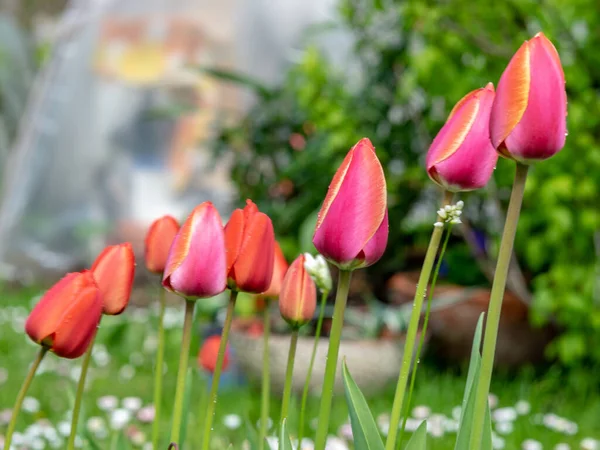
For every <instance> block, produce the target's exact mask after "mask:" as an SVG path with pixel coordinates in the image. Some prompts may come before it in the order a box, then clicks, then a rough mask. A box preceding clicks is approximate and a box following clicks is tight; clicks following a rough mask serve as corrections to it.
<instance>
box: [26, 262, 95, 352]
mask: <svg viewBox="0 0 600 450" xmlns="http://www.w3.org/2000/svg"><path fill="white" fill-rule="evenodd" d="M100 317H102V297H101V294H100V289H99V288H98V286H97V285H96V282H95V281H94V276H93V275H92V272H90V271H89V270H84V271H83V272H77V273H69V274H67V275H66V276H65V277H64V278H62V279H61V280H60V281H59V282H58V283H56V284H55V285H54V286H52V287H51V288H50V289H49V290H48V291H47V292H46V293H45V294H44V296H43V297H42V298H41V300H40V301H39V302H38V304H37V305H35V307H34V308H33V311H31V314H29V317H28V318H27V322H26V323H25V332H26V333H27V334H28V335H29V337H30V338H31V339H32V340H33V341H34V342H37V343H38V344H40V345H43V346H45V347H48V348H49V349H50V350H51V351H52V352H54V353H55V354H56V355H58V356H61V357H63V358H71V359H72V358H78V357H80V356H81V355H83V354H84V353H85V351H86V350H87V348H88V346H89V345H90V342H91V341H92V339H93V338H94V335H95V334H96V329H97V328H98V323H99V322H100Z"/></svg>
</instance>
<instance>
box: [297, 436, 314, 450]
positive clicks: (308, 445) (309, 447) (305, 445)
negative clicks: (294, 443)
mask: <svg viewBox="0 0 600 450" xmlns="http://www.w3.org/2000/svg"><path fill="white" fill-rule="evenodd" d="M314 448H315V443H314V442H313V441H312V439H310V438H302V442H301V443H300V450H314Z"/></svg>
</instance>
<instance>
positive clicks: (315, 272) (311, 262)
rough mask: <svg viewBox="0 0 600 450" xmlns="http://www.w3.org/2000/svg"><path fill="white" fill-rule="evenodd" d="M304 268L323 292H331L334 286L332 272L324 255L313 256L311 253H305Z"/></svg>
mask: <svg viewBox="0 0 600 450" xmlns="http://www.w3.org/2000/svg"><path fill="white" fill-rule="evenodd" d="M304 268H305V269H306V271H307V272H308V274H309V275H310V276H311V277H312V279H313V280H314V282H315V284H316V285H317V287H318V288H319V289H320V290H321V291H325V292H329V291H331V288H332V286H333V282H332V281H331V272H330V270H329V265H328V264H327V261H326V260H325V258H323V255H317V256H313V255H311V254H310V253H305V254H304Z"/></svg>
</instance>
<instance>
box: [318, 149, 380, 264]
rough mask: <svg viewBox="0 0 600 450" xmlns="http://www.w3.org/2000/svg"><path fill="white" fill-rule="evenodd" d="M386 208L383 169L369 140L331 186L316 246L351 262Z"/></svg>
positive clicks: (351, 156) (355, 151) (353, 151)
mask: <svg viewBox="0 0 600 450" xmlns="http://www.w3.org/2000/svg"><path fill="white" fill-rule="evenodd" d="M386 205H387V194H386V183H385V177H384V174H383V169H382V167H381V164H380V163H379V160H378V159H377V156H376V155H375V149H374V148H373V146H372V144H371V142H370V141H369V140H368V139H366V138H365V139H362V140H361V141H359V142H358V143H357V144H356V145H355V146H354V147H353V148H352V149H351V150H350V152H349V153H348V155H347V156H346V159H344V162H343V163H342V166H341V167H340V168H339V169H338V171H337V173H336V175H335V177H334V179H333V182H332V183H331V185H330V187H329V190H328V192H327V196H326V198H325V202H324V203H323V206H322V208H321V212H320V214H319V220H318V221H317V228H316V230H315V234H314V237H313V243H314V245H315V247H316V248H317V249H318V250H319V252H320V253H321V254H323V256H325V257H326V258H328V259H331V260H333V261H335V262H337V263H338V264H345V263H350V262H351V261H353V260H354V258H356V256H357V255H358V254H359V252H360V251H361V250H362V249H363V248H364V246H365V245H366V244H367V243H368V242H369V240H370V239H371V238H372V237H373V235H374V234H375V233H376V232H377V230H378V229H379V227H380V225H381V222H382V221H383V218H384V215H385V212H386Z"/></svg>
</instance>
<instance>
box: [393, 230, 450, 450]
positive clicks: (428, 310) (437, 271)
mask: <svg viewBox="0 0 600 450" xmlns="http://www.w3.org/2000/svg"><path fill="white" fill-rule="evenodd" d="M451 233H452V224H449V225H448V229H447V230H446V235H445V237H444V241H443V243H442V248H441V250H440V254H439V255H438V260H437V263H436V265H435V269H434V270H433V278H432V279H431V287H430V289H429V296H428V298H427V307H426V309H425V319H424V320H423V327H422V328H421V337H420V338H419V346H418V347H417V353H416V355H415V365H414V367H413V370H412V373H411V374H410V387H409V388H408V397H407V398H406V406H405V407H404V408H403V414H402V417H403V418H404V419H403V420H402V429H401V430H400V437H399V438H398V447H397V448H398V449H400V448H401V447H402V437H403V435H404V430H405V429H406V419H408V411H410V404H411V401H412V394H413V390H414V387H415V380H416V378H417V368H418V367H419V360H420V357H421V351H422V349H423V344H424V343H425V335H426V334H427V325H428V324H429V314H430V313H431V303H432V300H433V293H434V291H435V285H436V283H437V279H438V275H439V274H440V267H441V266H442V261H443V259H444V254H445V253H446V247H447V246H448V241H449V240H450V235H451Z"/></svg>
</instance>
